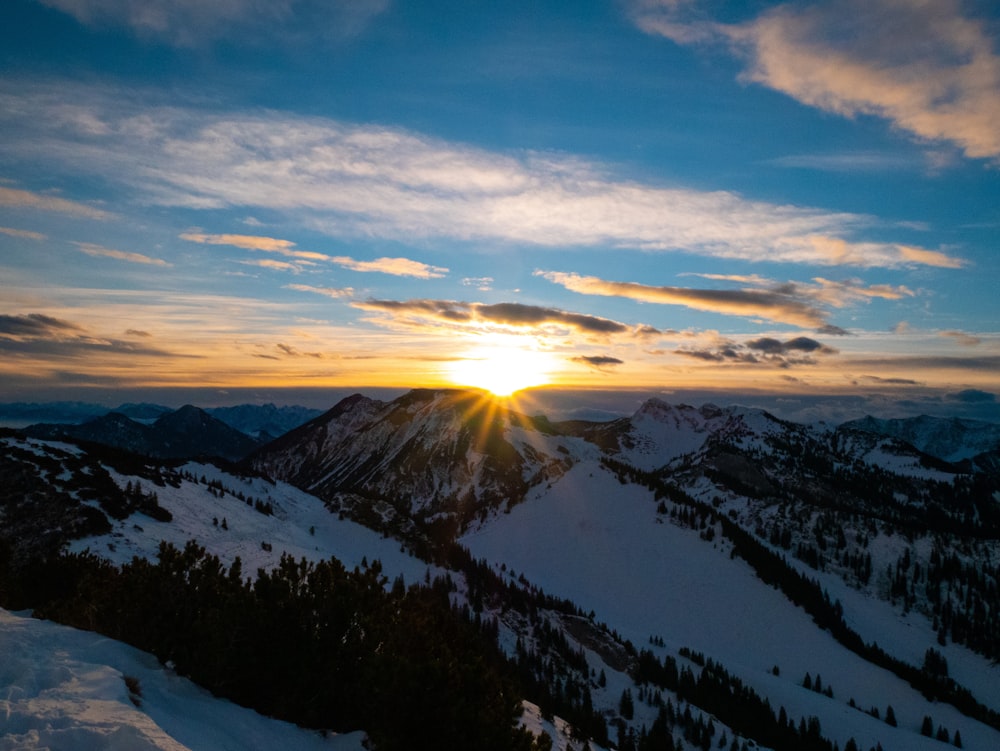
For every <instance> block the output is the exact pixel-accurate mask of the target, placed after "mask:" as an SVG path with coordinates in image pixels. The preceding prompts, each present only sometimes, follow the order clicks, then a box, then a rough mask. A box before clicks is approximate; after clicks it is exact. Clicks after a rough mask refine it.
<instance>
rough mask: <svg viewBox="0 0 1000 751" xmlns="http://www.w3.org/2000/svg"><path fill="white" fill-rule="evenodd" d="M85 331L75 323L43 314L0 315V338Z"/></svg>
mask: <svg viewBox="0 0 1000 751" xmlns="http://www.w3.org/2000/svg"><path fill="white" fill-rule="evenodd" d="M75 331H83V329H82V328H80V327H79V326H77V325H76V324H75V323H70V322H69V321H63V320H61V319H59V318H53V317H52V316H47V315H43V314H41V313H28V314H27V315H23V316H11V315H0V336H3V335H6V336H19V337H20V336H28V337H36V336H52V335H54V334H58V333H61V332H75Z"/></svg>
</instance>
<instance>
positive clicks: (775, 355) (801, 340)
mask: <svg viewBox="0 0 1000 751" xmlns="http://www.w3.org/2000/svg"><path fill="white" fill-rule="evenodd" d="M674 352H675V353H676V354H678V355H684V356H685V357H692V358H695V359H698V360H705V361H708V362H725V363H743V364H746V365H766V366H770V367H779V368H788V367H791V366H793V365H814V364H815V363H816V361H815V360H814V359H812V357H809V355H814V354H820V355H833V354H836V353H837V350H835V349H834V348H832V347H827V346H826V345H825V344H823V343H822V342H818V341H816V340H815V339H810V338H809V337H807V336H798V337H795V338H794V339H789V340H787V341H781V340H780V339H775V338H773V337H769V336H762V337H759V338H757V339H751V340H749V341H747V342H744V343H742V344H741V343H739V342H733V341H726V340H723V341H721V342H719V343H717V344H716V345H714V346H712V347H703V348H700V349H699V348H693V347H684V348H680V349H676V350H674Z"/></svg>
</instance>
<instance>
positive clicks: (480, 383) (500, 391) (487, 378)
mask: <svg viewBox="0 0 1000 751" xmlns="http://www.w3.org/2000/svg"><path fill="white" fill-rule="evenodd" d="M554 367H555V363H554V361H553V357H552V355H551V354H549V353H548V352H544V351H541V350H537V349H532V348H526V347H523V346H511V345H510V344H501V345H497V346H493V347H490V346H482V345H481V346H478V347H476V348H474V349H472V350H470V351H469V352H468V353H466V354H465V355H464V356H463V357H461V358H460V359H458V360H455V361H454V362H453V363H451V365H450V367H449V369H448V370H449V373H448V376H449V378H450V379H451V381H452V382H453V383H455V384H456V385H458V386H472V387H474V388H478V389H483V390H485V391H489V392H490V393H492V394H493V395H494V396H499V397H508V396H510V395H511V394H513V393H515V392H517V391H521V390H522V389H526V388H530V387H532V386H544V385H546V384H548V383H549V382H550V381H551V377H552V372H553V370H554Z"/></svg>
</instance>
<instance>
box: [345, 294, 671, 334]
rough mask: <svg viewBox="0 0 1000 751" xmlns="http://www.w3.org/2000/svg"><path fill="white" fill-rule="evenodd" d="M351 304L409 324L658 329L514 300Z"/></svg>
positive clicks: (605, 330) (597, 330) (599, 330)
mask: <svg viewBox="0 0 1000 751" xmlns="http://www.w3.org/2000/svg"><path fill="white" fill-rule="evenodd" d="M352 305H353V306H354V307H356V308H359V309H361V310H371V311H375V312H380V313H385V314H388V315H389V316H391V317H392V318H394V319H396V320H403V321H406V322H407V323H409V324H411V325H412V324H414V323H415V319H417V320H420V319H422V320H423V321H425V322H430V323H431V324H433V323H434V322H440V323H450V324H460V325H469V326H475V325H476V324H500V325H504V326H515V327H520V328H526V329H532V328H540V327H544V326H563V327H567V328H570V329H573V330H575V331H579V332H582V333H585V334H595V335H599V336H610V335H612V334H631V335H635V336H652V335H655V334H658V333H659V331H658V330H657V329H655V328H653V327H652V326H647V325H644V324H640V325H639V326H636V327H632V326H628V325H626V324H624V323H619V322H618V321H613V320H611V319H609V318H601V317H599V316H591V315H587V314H585V313H574V312H571V311H566V310H560V309H558V308H548V307H543V306H539V305H525V304H523V303H515V302H502V303H493V304H489V305H487V304H483V303H468V302H458V301H454V300H374V299H369V300H365V301H364V302H355V303H352Z"/></svg>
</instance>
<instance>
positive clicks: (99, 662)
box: [0, 609, 363, 751]
mask: <svg viewBox="0 0 1000 751" xmlns="http://www.w3.org/2000/svg"><path fill="white" fill-rule="evenodd" d="M126 676H128V677H129V678H130V680H131V679H135V680H136V681H137V682H138V689H139V692H140V694H141V696H136V695H130V691H129V689H128V687H127V686H126V683H125V677H126ZM0 686H2V687H3V689H2V690H3V694H2V697H0V749H2V750H4V751H6V750H7V749H39V750H40V749H73V751H118V750H121V751H184V750H185V749H190V750H191V751H237V750H238V749H240V750H242V749H274V748H288V749H297V750H299V749H301V750H302V751H360V749H362V748H363V746H362V745H361V741H362V739H363V734H362V733H360V732H356V733H349V734H344V735H334V734H328V735H327V736H326V737H324V736H323V735H322V734H320V733H318V732H315V731H308V730H304V729H302V728H299V727H296V726H295V725H292V724H289V723H286V722H281V721H278V720H274V719H271V718H269V717H264V716H263V715H260V714H258V713H256V712H254V711H252V710H249V709H246V708H243V707H239V706H237V705H235V704H233V703H231V702H229V701H225V700H223V699H217V698H215V697H213V696H212V695H211V694H209V693H208V692H206V691H205V690H204V689H202V688H199V687H198V686H196V685H195V684H193V683H191V682H190V681H188V680H187V679H185V678H180V677H178V676H177V675H175V674H173V673H172V672H170V671H169V670H167V669H165V668H163V667H162V666H161V665H160V664H159V663H158V662H157V661H156V658H154V657H153V656H152V655H149V654H146V653H145V652H140V651H139V650H137V649H134V648H132V647H129V646H128V645H125V644H122V643H121V642H116V641H114V640H112V639H107V638H105V637H103V636H100V635H98V634H94V633H91V632H87V631H78V630H76V629H72V628H68V627H66V626H60V625H57V624H54V623H50V622H48V621H40V620H35V619H33V618H30V617H28V616H27V615H24V614H17V613H10V612H8V611H6V610H2V609H0Z"/></svg>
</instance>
